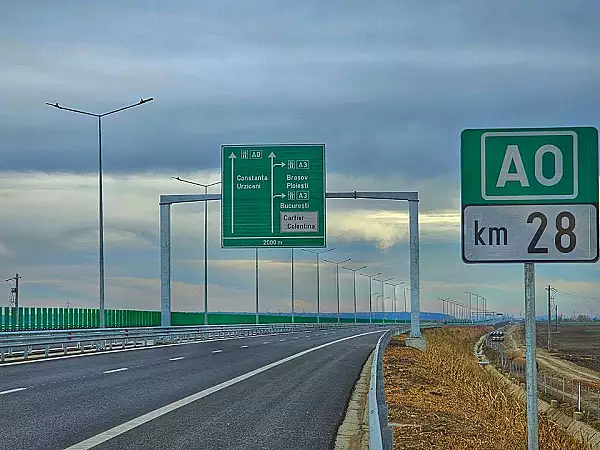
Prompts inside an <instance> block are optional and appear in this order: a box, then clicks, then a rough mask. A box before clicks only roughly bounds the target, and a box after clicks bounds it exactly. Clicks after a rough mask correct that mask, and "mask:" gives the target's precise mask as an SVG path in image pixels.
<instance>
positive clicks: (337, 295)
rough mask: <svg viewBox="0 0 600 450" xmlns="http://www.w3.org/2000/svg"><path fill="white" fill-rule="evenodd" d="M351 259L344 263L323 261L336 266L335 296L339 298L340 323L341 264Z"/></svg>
mask: <svg viewBox="0 0 600 450" xmlns="http://www.w3.org/2000/svg"><path fill="white" fill-rule="evenodd" d="M350 260H351V258H348V259H344V260H343V261H329V260H327V259H324V258H323V261H325V262H328V263H329V264H335V283H336V290H335V295H336V297H337V321H338V323H340V264H343V263H345V262H348V261H350Z"/></svg>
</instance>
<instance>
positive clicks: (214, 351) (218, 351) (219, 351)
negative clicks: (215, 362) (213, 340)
mask: <svg viewBox="0 0 600 450" xmlns="http://www.w3.org/2000/svg"><path fill="white" fill-rule="evenodd" d="M222 351H223V350H213V351H212V352H211V353H221V352H222Z"/></svg>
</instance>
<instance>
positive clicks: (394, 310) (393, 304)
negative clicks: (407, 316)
mask: <svg viewBox="0 0 600 450" xmlns="http://www.w3.org/2000/svg"><path fill="white" fill-rule="evenodd" d="M386 284H387V285H388V286H393V288H394V297H393V302H392V309H393V313H394V323H396V313H397V311H398V303H397V302H398V299H397V298H396V286H401V285H403V284H404V281H401V282H400V283H386Z"/></svg>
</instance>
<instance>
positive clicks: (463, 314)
mask: <svg viewBox="0 0 600 450" xmlns="http://www.w3.org/2000/svg"><path fill="white" fill-rule="evenodd" d="M465 293H466V294H469V305H464V304H462V303H460V302H457V301H455V300H452V299H451V298H441V297H438V300H440V301H441V302H442V314H443V315H448V316H451V317H455V318H457V319H465V320H468V321H470V322H471V323H473V322H479V319H480V316H481V315H483V321H484V322H485V321H486V320H488V318H489V317H490V316H498V315H503V314H502V313H498V312H495V311H488V310H487V308H486V302H487V300H486V298H485V297H482V296H481V295H479V294H475V293H473V292H468V291H465ZM473 295H474V296H475V297H476V304H475V305H476V306H475V308H473V307H472V305H471V296H473ZM479 298H481V299H483V309H480V308H479ZM473 309H474V310H475V319H473ZM480 313H481V314H480Z"/></svg>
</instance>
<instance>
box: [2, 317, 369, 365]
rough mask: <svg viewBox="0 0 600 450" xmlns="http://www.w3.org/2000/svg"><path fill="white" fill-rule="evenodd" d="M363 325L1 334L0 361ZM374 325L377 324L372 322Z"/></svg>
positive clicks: (112, 329)
mask: <svg viewBox="0 0 600 450" xmlns="http://www.w3.org/2000/svg"><path fill="white" fill-rule="evenodd" d="M364 326H365V325H364V324H337V323H323V324H289V323H284V324H268V325H194V326H181V327H148V328H104V329H73V330H45V331H24V332H4V333H0V362H5V361H6V358H7V357H8V358H19V357H20V358H23V359H28V358H29V357H30V356H41V355H42V354H43V357H44V358H48V357H50V356H52V355H55V354H60V353H62V354H64V355H67V354H68V353H69V351H73V350H75V351H80V352H85V351H86V350H88V351H100V350H102V351H104V350H106V349H108V350H114V349H124V348H134V347H139V346H141V347H146V346H152V345H157V344H168V343H174V342H175V343H176V342H185V341H201V340H208V339H224V338H236V337H248V336H258V335H266V334H276V333H292V332H301V331H313V330H324V329H332V328H352V327H364ZM371 326H378V325H377V324H372V325H371Z"/></svg>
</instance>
